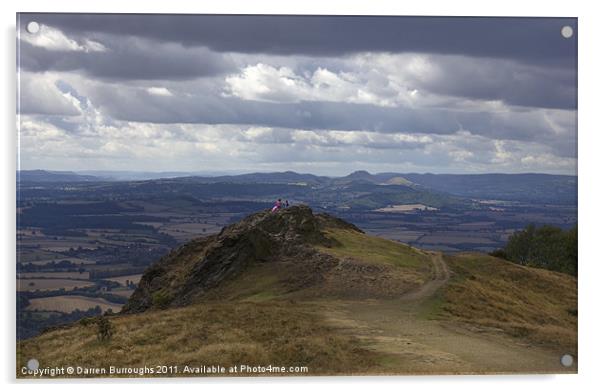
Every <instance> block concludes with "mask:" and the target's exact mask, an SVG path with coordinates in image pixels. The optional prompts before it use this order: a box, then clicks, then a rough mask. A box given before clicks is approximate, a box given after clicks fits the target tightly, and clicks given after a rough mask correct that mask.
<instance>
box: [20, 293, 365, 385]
mask: <svg viewBox="0 0 602 392" xmlns="http://www.w3.org/2000/svg"><path fill="white" fill-rule="evenodd" d="M317 306H318V305H308V304H300V303H295V304H293V303H290V302H263V303H252V302H246V303H244V302H243V303H241V302H239V303H223V302H221V303H220V302H207V303H201V304H198V305H194V306H189V307H186V308H179V309H170V310H164V311H151V312H146V313H142V314H136V315H128V316H115V317H111V319H110V320H111V323H112V324H113V325H114V326H115V334H114V337H113V338H112V339H111V341H110V342H107V343H101V342H99V341H98V340H97V338H96V326H95V324H90V325H87V326H84V325H82V323H78V324H75V325H73V326H71V327H68V328H64V329H59V330H55V331H51V332H47V333H45V334H42V335H41V336H38V337H37V338H35V339H30V340H26V341H22V342H20V343H18V346H17V368H18V369H20V367H21V366H23V365H24V364H25V363H26V362H27V360H28V359H30V358H36V359H38V360H39V362H40V366H41V367H46V366H83V367H108V366H131V367H139V366H144V365H146V366H156V365H167V366H171V365H177V366H184V365H189V366H202V365H221V366H225V367H228V366H234V365H240V364H248V365H253V366H257V365H263V366H267V365H270V364H272V365H277V366H308V367H309V373H307V374H339V375H340V374H350V373H354V372H362V373H364V372H367V371H369V369H371V368H372V367H373V366H375V365H376V363H377V360H376V357H375V354H373V353H372V352H370V351H368V350H366V349H364V348H362V344H361V343H360V342H359V341H358V340H357V339H355V338H353V337H350V336H342V335H340V334H339V333H337V330H336V329H334V328H333V327H331V326H327V325H326V324H325V322H324V320H323V319H322V318H320V317H319V316H317V315H318V314H320V311H319V308H318V307H317ZM18 369H17V370H18ZM17 373H18V374H19V371H17Z"/></svg>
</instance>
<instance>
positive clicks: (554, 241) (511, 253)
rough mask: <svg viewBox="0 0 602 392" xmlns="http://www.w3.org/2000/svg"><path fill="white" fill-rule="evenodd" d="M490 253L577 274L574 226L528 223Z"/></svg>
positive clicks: (527, 264) (540, 266)
mask: <svg viewBox="0 0 602 392" xmlns="http://www.w3.org/2000/svg"><path fill="white" fill-rule="evenodd" d="M492 255H493V256H497V257H501V258H504V259H506V260H509V261H512V262H515V263H517V264H520V265H526V266H530V267H537V268H545V269H548V270H552V271H558V272H563V273H566V274H570V275H574V276H577V226H576V225H575V227H573V228H572V229H570V230H562V229H561V228H559V227H554V226H548V225H545V226H541V227H536V226H535V225H532V224H531V225H529V226H527V227H526V228H525V229H524V230H521V231H517V232H515V233H514V234H512V235H511V236H510V238H509V239H508V243H507V244H506V246H505V247H504V248H503V249H498V250H496V251H494V252H493V253H492Z"/></svg>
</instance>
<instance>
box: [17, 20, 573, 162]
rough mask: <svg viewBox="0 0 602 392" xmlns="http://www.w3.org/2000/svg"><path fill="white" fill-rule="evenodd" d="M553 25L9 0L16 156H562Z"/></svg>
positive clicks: (560, 87) (568, 132) (560, 67)
mask: <svg viewBox="0 0 602 392" xmlns="http://www.w3.org/2000/svg"><path fill="white" fill-rule="evenodd" d="M32 20H35V21H36V22H38V23H40V25H41V30H40V32H39V33H37V34H35V35H34V34H30V33H28V32H27V31H26V29H25V26H26V24H27V23H28V22H29V21H32ZM566 25H569V26H572V27H573V30H574V32H575V34H576V33H577V24H576V20H575V19H571V18H448V17H445V18H437V17H435V18H430V17H355V16H353V17H351V16H350V17H342V16H339V17H330V16H261V15H260V16H236V15H127V14H126V15H111V14H102V15H101V14H97V15H85V14H28V13H25V14H19V26H18V29H19V42H18V44H19V45H18V51H19V70H20V73H21V79H20V80H21V82H20V86H19V87H20V88H19V105H20V111H21V114H22V123H21V124H20V129H21V132H22V149H23V151H22V152H21V162H22V164H23V166H24V167H25V168H49V169H67V170H71V169H73V167H72V166H73V165H78V166H77V167H98V165H101V166H103V167H106V168H116V169H118V168H120V167H127V168H132V167H134V168H136V167H138V168H144V169H145V170H146V169H148V168H149V167H153V168H154V169H155V170H194V171H199V170H203V169H207V170H208V169H210V167H208V166H219V167H222V168H223V169H225V170H233V171H237V170H238V171H240V170H245V171H248V170H249V168H250V169H251V170H271V169H279V168H281V167H282V164H281V163H282V162H285V161H286V160H287V159H288V160H289V161H290V164H291V168H298V169H300V170H301V169H304V170H310V171H314V172H317V173H321V174H342V173H341V172H342V171H348V170H351V169H370V170H373V171H391V170H399V171H403V170H414V171H434V172H445V171H449V170H452V171H454V172H483V171H499V170H505V171H508V172H526V171H543V172H550V173H571V174H574V172H575V170H576V158H577V156H576V138H577V133H576V132H577V129H576V126H577V124H576V110H577V100H576V96H577V85H576V77H577V75H576V54H577V52H576V51H577V48H576V36H573V37H571V38H569V39H567V38H564V37H563V36H562V35H561V34H560V29H561V28H562V27H563V26H566ZM123 135H127V138H124V137H123ZM176 151H177V152H178V157H179V158H175V157H174V156H173V153H174V152H176ZM148 154H151V155H154V156H155V158H156V159H153V158H152V157H147V155H148ZM66 155H68V156H69V159H64V158H65V156H66ZM86 157H87V158H86ZM149 165H150V166H149Z"/></svg>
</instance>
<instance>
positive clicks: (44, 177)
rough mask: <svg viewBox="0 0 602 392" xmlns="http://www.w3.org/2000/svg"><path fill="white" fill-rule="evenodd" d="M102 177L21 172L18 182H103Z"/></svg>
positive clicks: (68, 172) (65, 172) (66, 172)
mask: <svg viewBox="0 0 602 392" xmlns="http://www.w3.org/2000/svg"><path fill="white" fill-rule="evenodd" d="M102 180H104V179H103V178H101V177H96V176H90V175H82V174H77V173H74V172H70V171H49V170H21V171H18V172H17V182H19V181H20V182H90V181H102Z"/></svg>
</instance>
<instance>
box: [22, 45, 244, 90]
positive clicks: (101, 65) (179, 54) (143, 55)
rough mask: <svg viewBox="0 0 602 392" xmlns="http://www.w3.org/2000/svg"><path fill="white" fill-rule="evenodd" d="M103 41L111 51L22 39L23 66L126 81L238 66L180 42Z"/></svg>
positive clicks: (207, 72) (179, 76)
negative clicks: (54, 47)
mask: <svg viewBox="0 0 602 392" xmlns="http://www.w3.org/2000/svg"><path fill="white" fill-rule="evenodd" d="M99 41H101V43H103V44H104V45H105V46H106V47H107V50H105V51H96V52H85V51H64V50H49V49H47V48H44V47H39V46H34V45H32V44H30V43H28V42H24V41H21V43H20V60H21V67H22V68H23V69H24V70H27V71H32V72H44V71H49V70H52V71H62V72H69V71H81V72H83V73H85V74H87V75H90V76H93V77H97V78H108V79H126V80H151V79H168V80H179V79H192V78H197V77H203V76H213V75H219V74H222V73H225V72H229V71H232V70H233V69H234V65H233V63H232V62H231V61H229V60H228V59H227V58H226V57H225V56H223V55H222V54H219V53H215V52H212V51H210V50H208V49H205V48H196V49H195V50H188V49H186V48H184V47H182V46H181V45H179V44H174V43H156V42H152V41H148V40H143V39H136V38H131V37H129V38H128V37H124V38H119V39H117V38H116V37H111V38H107V37H104V39H102V40H99Z"/></svg>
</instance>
